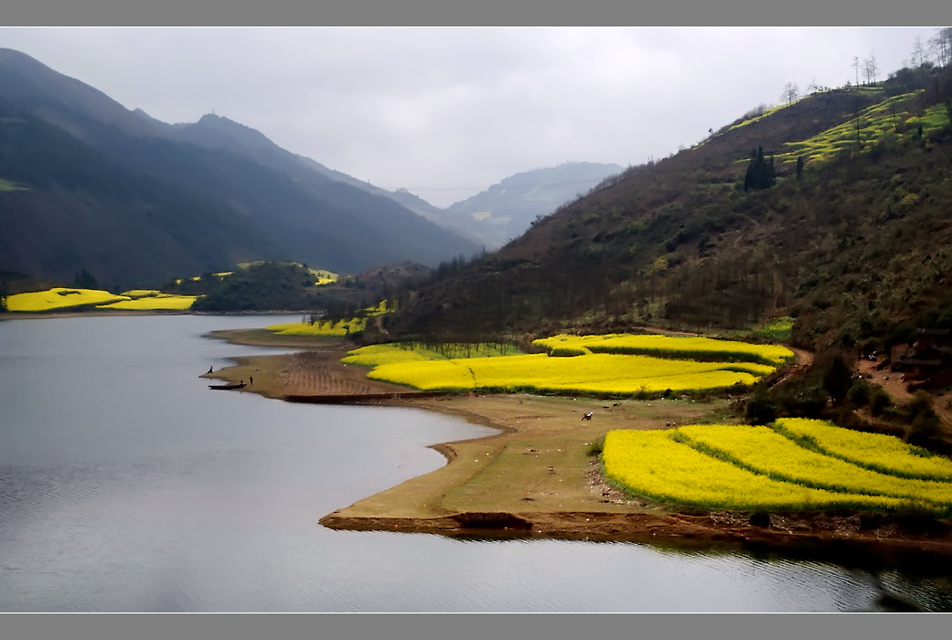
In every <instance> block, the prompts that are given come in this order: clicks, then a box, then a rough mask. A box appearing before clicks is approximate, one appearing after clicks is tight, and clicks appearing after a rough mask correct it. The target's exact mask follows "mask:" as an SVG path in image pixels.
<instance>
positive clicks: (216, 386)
mask: <svg viewBox="0 0 952 640" xmlns="http://www.w3.org/2000/svg"><path fill="white" fill-rule="evenodd" d="M244 386H245V383H244V382H237V383H234V384H210V385H208V388H209V389H243V388H244Z"/></svg>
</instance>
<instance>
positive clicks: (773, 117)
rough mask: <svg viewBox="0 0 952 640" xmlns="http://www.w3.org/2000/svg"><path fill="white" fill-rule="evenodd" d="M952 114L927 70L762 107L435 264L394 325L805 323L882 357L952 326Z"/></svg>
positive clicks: (809, 334) (593, 327) (935, 74)
mask: <svg viewBox="0 0 952 640" xmlns="http://www.w3.org/2000/svg"><path fill="white" fill-rule="evenodd" d="M950 110H952V69H950V68H949V67H948V66H939V65H934V64H931V63H928V62H926V63H923V64H922V65H920V66H918V67H916V68H914V69H902V70H899V71H897V72H896V73H893V74H891V75H890V76H889V78H888V79H887V80H885V81H880V82H870V83H869V84H862V85H859V86H847V87H843V88H838V89H822V90H821V89H820V88H817V90H815V91H813V92H812V93H810V94H809V95H806V96H803V97H798V98H797V99H795V100H792V101H790V102H789V103H787V104H783V105H781V106H779V107H775V108H772V109H769V108H767V107H765V106H763V105H761V106H758V107H756V108H754V109H752V110H751V111H749V112H748V113H746V114H744V115H743V116H742V117H741V118H738V119H737V120H736V121H735V122H732V123H730V124H728V125H725V126H724V127H722V128H721V129H720V130H719V131H716V132H712V133H711V135H710V136H709V137H708V138H707V139H705V140H703V141H702V142H700V143H699V144H697V145H696V146H694V147H693V148H690V149H684V150H682V151H679V152H678V153H676V154H673V155H671V156H669V157H667V158H664V159H662V160H660V161H657V162H649V163H647V164H645V165H640V166H636V167H632V168H630V169H628V170H627V171H625V172H623V173H622V174H620V175H618V176H616V177H614V178H611V179H609V180H605V181H604V182H603V183H602V184H601V185H599V186H598V187H597V188H596V189H594V190H593V191H592V193H590V194H588V195H585V196H584V197H580V198H578V199H577V200H575V201H574V202H571V203H569V204H567V205H564V206H562V207H560V208H559V209H558V210H557V211H556V212H554V213H553V214H552V215H550V216H547V217H545V218H544V219H541V220H539V221H537V222H536V223H535V224H534V225H533V226H532V228H531V229H530V230H529V231H528V232H527V233H525V234H524V235H523V236H521V237H519V238H517V239H515V240H513V241H511V242H509V243H508V244H507V245H506V246H504V247H503V248H502V249H500V250H499V251H498V252H496V253H493V254H490V255H487V256H484V257H482V258H480V259H476V260H473V261H472V262H469V263H468V264H465V265H462V266H459V265H458V266H457V268H455V269H452V270H449V269H443V271H442V272H441V271H440V270H437V274H438V275H439V274H442V277H441V278H440V277H435V278H434V279H433V280H432V281H431V282H430V284H429V285H428V286H427V287H425V288H422V289H420V291H418V292H417V293H416V295H415V296H414V297H413V298H412V299H411V298H410V297H409V296H408V297H407V298H406V299H405V300H403V302H402V304H401V307H400V311H399V312H398V314H397V315H396V316H395V317H393V318H392V319H391V322H390V326H389V329H390V331H391V333H395V334H398V335H407V336H411V335H412V336H415V337H417V338H426V337H430V338H432V339H437V340H451V339H457V338H461V337H463V336H469V335H496V336H500V337H517V336H520V335H522V334H524V333H534V334H544V333H549V332H553V331H557V330H565V329H572V330H577V331H605V330H631V329H633V328H637V327H638V326H641V325H649V324H650V325H654V326H661V327H667V328H670V329H675V330H691V331H695V330H712V329H713V330H745V331H746V330H750V329H751V328H752V327H756V326H757V325H759V324H761V323H763V322H764V321H765V320H767V319H769V318H772V317H780V316H792V317H793V318H794V319H795V323H794V329H793V342H794V344H795V345H797V346H802V347H805V348H808V349H815V350H824V349H830V348H849V349H856V350H861V351H872V350H882V349H886V348H888V347H889V346H890V345H891V344H894V343H896V342H898V341H901V340H905V339H908V338H909V337H910V336H911V332H913V331H914V330H915V328H916V327H917V326H922V325H927V326H934V327H950V328H952V278H950V276H949V274H950V270H952V250H950V249H949V247H950V246H952V224H950V221H949V215H948V214H949V210H948V207H949V204H948V203H949V202H952V128H950V125H949V120H950V118H949V115H950V113H949V112H950ZM752 150H753V152H752Z"/></svg>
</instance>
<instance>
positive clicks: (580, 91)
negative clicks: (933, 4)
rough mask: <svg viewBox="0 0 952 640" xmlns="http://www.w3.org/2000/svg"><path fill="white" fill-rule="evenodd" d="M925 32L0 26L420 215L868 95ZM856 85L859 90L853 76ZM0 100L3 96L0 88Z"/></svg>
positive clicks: (62, 63) (162, 110)
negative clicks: (793, 108)
mask: <svg viewBox="0 0 952 640" xmlns="http://www.w3.org/2000/svg"><path fill="white" fill-rule="evenodd" d="M935 33H936V29H935V28H933V27H925V28H905V27H904V28H893V27H876V28H843V27H836V28H817V27H811V28H720V27H718V28H628V27H626V28H563V27H556V28H443V27H440V28H398V27H394V28H337V27H334V28H313V27H309V28H256V27H254V28H247V27H233V28H206V27H189V28H155V27H121V28H80V27H61V28H48V27H32V28H27V27H13V28H6V27H0V47H7V48H11V49H17V50H19V51H22V52H23V53H26V54H28V55H30V56H32V57H34V58H36V59H37V60H39V61H40V62H42V63H43V64H45V65H47V66H49V67H51V68H53V69H55V70H56V71H59V72H61V73H64V74H66V75H68V76H72V77H74V78H76V79H78V80H81V81H82V82H85V83H87V84H89V85H91V86H93V87H95V88H97V89H99V90H101V91H103V92H104V93H106V94H107V95H109V96H110V97H112V98H113V99H115V100H117V101H118V102H120V103H121V104H122V105H124V106H125V107H127V108H129V109H135V108H141V109H143V110H144V111H146V112H147V113H149V115H151V116H152V117H154V118H158V119H159V120H162V121H165V122H169V123H175V122H195V121H196V120H198V119H199V118H201V116H202V115H204V114H206V113H211V112H213V111H214V113H216V114H218V115H220V116H224V117H227V118H230V119H231V120H234V121H236V122H240V123H241V124H244V125H247V126H249V127H252V128H254V129H257V130H258V131H260V132H262V133H263V134H264V135H266V136H267V137H268V138H270V139H271V140H272V141H274V142H275V143H276V144H278V145H280V146H281V147H283V148H285V149H287V150H289V151H292V152H294V153H298V154H301V155H304V156H308V157H310V158H312V159H314V160H316V161H318V162H320V163H322V164H324V165H326V166H327V167H329V168H331V169H336V170H338V171H342V172H344V173H347V174H350V175H352V176H354V177H356V178H360V179H361V180H365V181H368V182H371V183H373V184H375V185H377V186H379V187H383V188H386V189H397V188H400V187H403V188H406V189H409V190H410V191H412V192H413V193H415V194H417V195H419V196H421V197H423V198H424V199H426V200H427V201H429V202H431V203H433V204H435V205H437V206H441V207H444V206H448V205H449V204H452V203H453V202H457V201H459V200H462V199H465V198H467V197H469V196H471V195H474V194H475V193H478V192H479V191H482V190H484V189H485V188H487V187H488V186H490V185H492V184H494V183H496V182H499V181H500V180H502V179H503V178H505V177H507V176H510V175H512V174H514V173H518V172H522V171H529V170H532V169H537V168H541V167H551V166H555V165H558V164H561V163H564V162H583V161H584V162H611V163H616V164H619V165H622V166H628V165H637V164H641V163H643V162H645V161H646V160H648V159H649V158H655V159H660V158H663V157H665V156H667V155H669V154H672V153H675V152H677V151H678V149H679V147H681V146H691V145H692V144H694V143H696V142H698V141H699V140H701V139H703V138H704V137H705V136H706V135H707V131H708V129H714V130H717V129H719V128H720V127H722V126H724V125H726V124H728V123H730V122H732V121H733V120H735V119H736V118H738V117H740V116H741V115H743V114H744V112H746V111H748V110H749V109H751V108H753V107H755V106H757V105H758V104H761V103H766V104H770V105H773V104H779V103H780V102H781V94H782V93H783V91H784V88H785V86H786V85H787V83H797V85H798V86H799V88H800V90H801V91H804V90H806V88H807V87H808V85H810V84H812V83H815V84H817V85H820V86H830V87H836V86H842V85H844V84H845V83H846V82H848V81H851V82H855V72H854V68H853V59H854V57H857V58H859V60H860V62H861V63H862V61H864V60H867V59H870V58H874V59H875V61H876V65H877V66H878V68H879V74H878V75H879V79H884V78H886V77H887V76H888V75H889V73H891V72H893V71H896V70H897V69H899V68H901V67H902V66H903V64H904V63H905V62H906V61H907V60H909V59H910V58H911V57H912V51H913V47H914V43H915V40H916V38H917V37H918V38H920V41H921V42H922V44H923V45H925V44H927V43H928V41H929V39H930V38H931V37H933V36H934V35H935ZM860 74H861V80H863V79H864V78H863V74H862V71H861V72H860ZM0 91H2V88H0Z"/></svg>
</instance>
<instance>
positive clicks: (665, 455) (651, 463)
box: [602, 426, 907, 511]
mask: <svg viewBox="0 0 952 640" xmlns="http://www.w3.org/2000/svg"><path fill="white" fill-rule="evenodd" d="M708 428H709V426H703V427H692V429H708ZM602 461H603V464H604V469H605V474H606V476H607V477H608V478H609V479H611V480H613V481H615V482H617V483H618V484H620V485H622V486H623V487H625V488H626V489H627V490H628V491H630V492H631V493H634V494H637V495H641V496H645V497H647V498H651V499H653V500H658V501H661V502H673V503H678V504H686V505H693V506H698V507H704V508H709V509H738V510H776V511H809V510H823V509H840V508H864V509H871V510H895V509H899V508H902V507H904V506H906V504H907V502H906V501H903V500H900V499H897V498H890V497H884V496H867V495H860V494H851V493H838V492H834V491H827V490H823V489H815V488H811V487H807V486H804V485H801V484H796V483H792V482H783V481H779V480H774V479H772V478H770V477H768V476H766V475H762V474H757V473H753V472H751V471H748V470H747V469H743V468H741V467H738V466H736V465H734V464H731V463H729V462H725V461H723V460H719V459H717V458H714V457H712V456H709V455H706V454H704V453H701V452H700V451H697V450H695V449H693V448H691V447H689V446H687V445H685V444H682V443H679V442H676V441H675V440H674V439H672V432H671V431H664V430H655V431H636V430H628V429H620V430H615V431H610V432H608V433H607V434H606V436H605V444H604V447H603V452H602Z"/></svg>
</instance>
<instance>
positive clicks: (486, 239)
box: [444, 162, 624, 249]
mask: <svg viewBox="0 0 952 640" xmlns="http://www.w3.org/2000/svg"><path fill="white" fill-rule="evenodd" d="M623 169H624V167H622V166H620V165H617V164H602V163H597V162H566V163H564V164H560V165H558V166H555V167H548V168H542V169H535V170H533V171H525V172H522V173H517V174H515V175H512V176H509V177H508V178H505V179H503V180H501V181H500V182H498V183H496V184H494V185H492V186H490V187H489V188H488V189H486V190H484V191H481V192H480V193H478V194H476V195H474V196H472V197H470V198H467V199H466V200H462V201H460V202H457V203H455V204H452V205H450V206H449V207H447V208H446V209H445V211H444V215H445V216H446V218H447V219H449V220H453V221H454V222H455V223H456V224H458V225H459V226H460V227H462V228H464V229H467V230H469V231H470V232H471V233H473V234H474V235H475V236H476V237H478V238H479V239H480V240H481V241H482V242H483V243H485V245H486V247H487V249H498V248H499V247H501V246H502V245H504V244H505V243H506V242H508V241H509V240H512V239H514V238H517V237H519V236H521V235H522V234H523V233H524V232H525V231H526V229H528V228H529V227H530V226H531V225H532V223H533V222H535V221H536V219H538V218H539V217H543V216H546V215H548V214H550V213H553V212H554V211H555V210H556V209H558V208H559V207H560V206H562V205H564V204H566V203H568V202H570V201H572V200H574V199H575V198H577V197H580V196H582V195H584V194H585V192H587V191H589V190H590V189H592V188H593V187H595V186H596V185H598V183H600V182H601V181H602V180H604V179H605V178H607V177H609V176H613V175H616V174H618V173H621V172H622V171H623Z"/></svg>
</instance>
